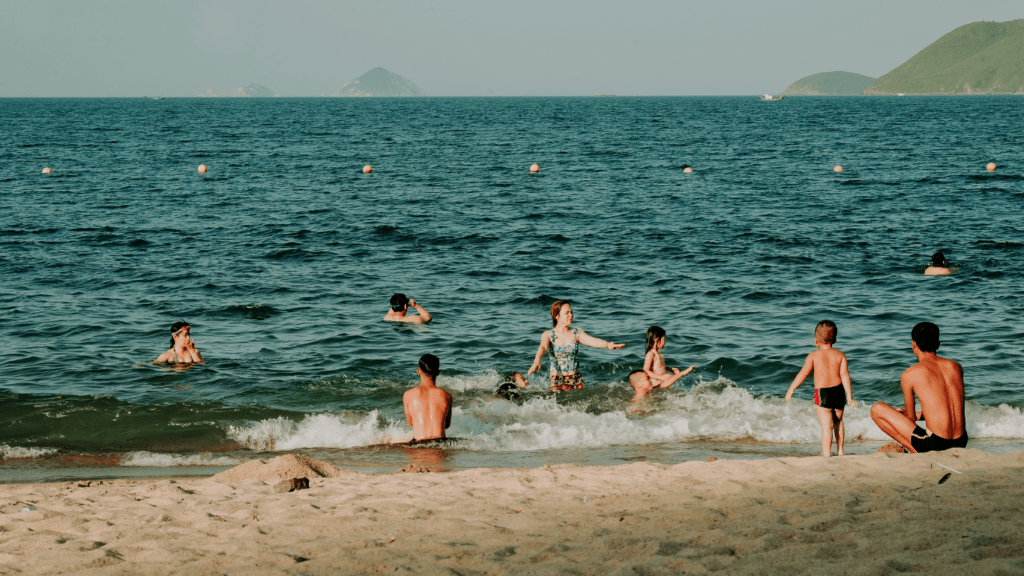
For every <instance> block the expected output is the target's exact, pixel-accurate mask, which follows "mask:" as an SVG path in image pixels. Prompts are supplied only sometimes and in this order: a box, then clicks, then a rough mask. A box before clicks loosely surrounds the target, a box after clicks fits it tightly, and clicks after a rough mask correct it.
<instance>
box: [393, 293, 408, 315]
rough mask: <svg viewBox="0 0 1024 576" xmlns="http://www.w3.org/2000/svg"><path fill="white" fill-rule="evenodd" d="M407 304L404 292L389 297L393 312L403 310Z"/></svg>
mask: <svg viewBox="0 0 1024 576" xmlns="http://www.w3.org/2000/svg"><path fill="white" fill-rule="evenodd" d="M408 305H409V299H408V298H406V297H405V294H395V295H394V296H392V297H391V309H392V310H394V311H395V312H401V311H402V310H405V307H406V306H408Z"/></svg>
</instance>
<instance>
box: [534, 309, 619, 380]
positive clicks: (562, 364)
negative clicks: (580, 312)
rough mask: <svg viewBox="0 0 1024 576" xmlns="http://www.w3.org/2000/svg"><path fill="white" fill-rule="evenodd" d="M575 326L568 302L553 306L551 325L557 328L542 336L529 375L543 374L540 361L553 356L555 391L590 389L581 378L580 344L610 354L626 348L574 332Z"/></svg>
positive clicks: (584, 333)
mask: <svg viewBox="0 0 1024 576" xmlns="http://www.w3.org/2000/svg"><path fill="white" fill-rule="evenodd" d="M571 324H572V306H570V305H569V303H568V302H566V301H565V300H556V301H555V303H554V304H552V305H551V325H552V326H554V328H552V329H551V330H545V331H544V333H543V334H541V336H540V347H539V348H537V356H536V357H535V358H534V359H533V365H532V366H530V370H529V371H528V372H527V374H533V373H534V372H536V371H537V370H540V359H541V358H543V357H544V354H545V353H550V356H551V389H552V390H574V389H577V388H583V387H584V386H586V384H584V383H583V378H582V377H581V376H580V365H579V362H578V361H577V360H576V353H577V352H578V351H579V349H580V344H583V345H585V346H590V347H593V348H607V349H608V350H618V349H619V348H622V347H623V346H625V344H616V343H614V342H608V341H606V340H601V339H600V338H594V337H593V336H591V335H590V334H587V333H586V332H584V331H583V330H580V329H579V328H570V327H569V326H570V325H571Z"/></svg>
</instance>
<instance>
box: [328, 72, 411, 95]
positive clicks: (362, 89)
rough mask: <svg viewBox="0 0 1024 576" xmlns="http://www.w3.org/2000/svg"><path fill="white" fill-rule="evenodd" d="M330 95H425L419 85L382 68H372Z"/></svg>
mask: <svg viewBox="0 0 1024 576" xmlns="http://www.w3.org/2000/svg"><path fill="white" fill-rule="evenodd" d="M332 96H348V97H356V98H374V97H376V98H381V97H384V98H394V97H402V96H405V97H409V96H426V94H424V93H423V90H420V87H419V86H417V85H415V84H413V83H412V81H410V80H408V79H407V78H403V77H402V76H399V75H398V74H392V73H391V72H388V71H387V70H385V69H383V68H374V69H373V70H370V71H369V72H367V73H366V74H363V75H362V76H360V77H359V78H356V79H355V80H353V81H351V82H349V83H347V84H345V85H344V86H342V87H341V90H338V91H337V92H335V93H334V94H332Z"/></svg>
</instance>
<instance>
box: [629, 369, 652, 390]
mask: <svg viewBox="0 0 1024 576" xmlns="http://www.w3.org/2000/svg"><path fill="white" fill-rule="evenodd" d="M629 385H630V386H632V387H633V389H634V390H640V389H641V388H651V387H652V386H653V384H651V377H650V376H648V375H647V372H644V371H643V370H633V371H632V372H630V373H629Z"/></svg>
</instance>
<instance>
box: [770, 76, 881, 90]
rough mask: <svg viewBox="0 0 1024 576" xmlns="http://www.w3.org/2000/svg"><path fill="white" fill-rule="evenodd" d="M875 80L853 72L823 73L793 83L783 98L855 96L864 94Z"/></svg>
mask: <svg viewBox="0 0 1024 576" xmlns="http://www.w3.org/2000/svg"><path fill="white" fill-rule="evenodd" d="M874 82H875V79H874V78H872V77H870V76H865V75H863V74H854V73H853V72H838V71H837V72H821V73H819V74H811V75H810V76H804V77H803V78H801V79H799V80H797V81H796V82H793V83H792V84H790V85H789V88H786V90H785V91H783V92H782V95H783V96H853V95H856V94H863V93H864V91H865V90H867V89H868V88H870V87H871V85H872V84H873V83H874Z"/></svg>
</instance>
